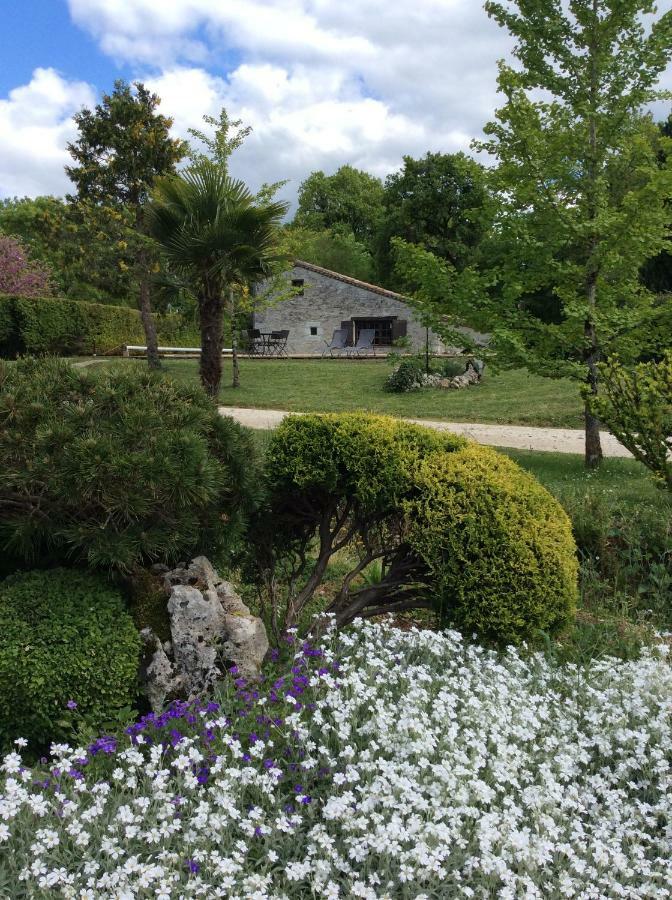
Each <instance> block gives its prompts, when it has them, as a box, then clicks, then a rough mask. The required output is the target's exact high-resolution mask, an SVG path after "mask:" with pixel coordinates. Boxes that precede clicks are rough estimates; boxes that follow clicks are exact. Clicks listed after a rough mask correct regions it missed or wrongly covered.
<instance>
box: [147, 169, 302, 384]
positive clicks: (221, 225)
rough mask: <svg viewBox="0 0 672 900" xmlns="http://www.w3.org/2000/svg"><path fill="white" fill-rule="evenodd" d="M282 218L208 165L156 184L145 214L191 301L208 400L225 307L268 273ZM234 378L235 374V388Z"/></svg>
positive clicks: (280, 210)
mask: <svg viewBox="0 0 672 900" xmlns="http://www.w3.org/2000/svg"><path fill="white" fill-rule="evenodd" d="M286 212H287V205H286V204H284V203H278V202H267V203H260V202H259V201H258V199H257V198H256V197H255V195H254V194H252V193H251V192H250V191H249V190H248V189H247V188H246V187H245V185H244V184H243V182H242V181H236V180H234V179H232V178H230V177H229V176H228V175H227V174H226V171H225V170H224V169H223V168H222V166H220V165H218V164H217V163H216V162H213V161H212V160H210V159H207V158H202V159H199V160H198V161H197V162H196V163H194V164H193V165H191V166H190V167H189V168H187V169H186V170H185V171H184V172H183V173H182V174H181V175H179V176H178V175H173V176H166V177H163V178H160V179H158V180H157V183H156V186H155V188H154V191H153V194H152V203H151V205H150V206H149V209H148V222H149V226H150V230H151V233H152V235H153V236H154V238H155V239H156V240H157V241H158V242H159V244H160V245H161V247H162V249H163V252H164V254H165V255H166V257H167V259H168V261H169V264H170V266H171V268H172V269H173V270H174V271H176V272H177V273H179V274H180V275H181V276H182V277H183V278H184V279H185V280H186V281H187V282H188V283H190V284H191V285H192V288H193V291H194V293H195V295H196V298H197V302H198V311H199V320H200V327H201V363H200V366H201V368H200V374H201V382H202V384H203V386H204V388H205V389H206V391H207V392H208V393H209V394H210V395H211V396H213V397H216V396H217V394H218V392H219V385H220V382H221V377H222V325H223V318H224V310H225V304H226V303H227V302H231V301H230V297H231V295H232V294H233V292H234V291H235V290H244V289H245V288H249V286H250V285H252V284H254V283H255V282H257V281H261V280H263V279H264V278H266V277H268V275H269V274H270V273H271V272H272V271H273V266H274V264H275V263H276V261H277V256H278V237H279V228H280V223H281V221H282V218H283V216H284V215H285V214H286ZM233 330H234V333H235V328H234V329H233ZM234 339H235V338H234ZM236 374H237V373H236V372H235V370H234V381H235V379H236Z"/></svg>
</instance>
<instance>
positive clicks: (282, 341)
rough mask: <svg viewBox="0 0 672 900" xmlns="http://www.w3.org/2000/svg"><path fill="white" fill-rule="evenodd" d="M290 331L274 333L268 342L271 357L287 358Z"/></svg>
mask: <svg viewBox="0 0 672 900" xmlns="http://www.w3.org/2000/svg"><path fill="white" fill-rule="evenodd" d="M288 337H289V331H288V330H283V331H272V332H271V336H270V338H269V340H268V347H269V355H270V356H284V357H286V356H287V338H288Z"/></svg>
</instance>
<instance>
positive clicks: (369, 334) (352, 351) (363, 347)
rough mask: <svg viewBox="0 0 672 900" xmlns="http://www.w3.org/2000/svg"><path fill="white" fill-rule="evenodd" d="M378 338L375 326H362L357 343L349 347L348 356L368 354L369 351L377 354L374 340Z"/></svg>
mask: <svg viewBox="0 0 672 900" xmlns="http://www.w3.org/2000/svg"><path fill="white" fill-rule="evenodd" d="M375 340H376V332H375V329H373V328H362V330H361V331H360V332H359V335H358V336H357V343H356V344H355V345H354V347H349V348H348V350H349V353H348V356H366V355H367V354H368V353H369V352H371V353H373V355H374V356H375V355H376V348H375V345H374V341H375Z"/></svg>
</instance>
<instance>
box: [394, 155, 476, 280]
mask: <svg viewBox="0 0 672 900" xmlns="http://www.w3.org/2000/svg"><path fill="white" fill-rule="evenodd" d="M384 202H385V216H384V220H383V224H382V226H381V229H380V233H379V238H378V245H379V246H378V252H379V264H380V273H381V278H382V279H383V280H384V281H385V282H386V283H394V284H395V285H396V286H397V287H404V288H405V287H407V285H400V283H399V281H398V278H396V276H395V273H394V271H393V270H394V252H393V249H392V245H391V240H392V238H395V237H396V238H402V239H403V240H405V241H408V242H409V243H411V244H417V245H418V246H420V247H423V248H424V249H425V250H429V251H430V252H431V253H434V254H435V255H436V256H438V257H439V258H440V259H445V260H447V261H448V262H449V263H450V264H451V265H452V266H454V267H455V268H456V269H457V270H458V271H461V270H462V269H464V268H466V267H467V266H468V265H470V264H473V263H474V261H475V260H476V258H477V252H478V248H479V246H480V243H481V241H482V240H483V238H484V236H485V235H486V234H487V232H488V229H489V227H490V226H491V225H492V216H493V209H492V200H491V197H490V193H489V190H488V186H487V182H486V175H485V171H484V169H483V166H481V165H480V164H479V163H477V162H476V161H475V160H473V159H471V158H470V157H468V156H466V155H465V154H464V153H428V154H427V155H426V156H424V157H422V158H421V159H413V158H412V157H411V156H405V157H404V165H403V167H402V169H401V170H400V171H399V172H393V173H392V174H391V175H389V176H388V177H387V180H386V182H385V197H384Z"/></svg>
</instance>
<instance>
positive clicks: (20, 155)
mask: <svg viewBox="0 0 672 900" xmlns="http://www.w3.org/2000/svg"><path fill="white" fill-rule="evenodd" d="M93 103H95V93H94V91H93V89H92V88H91V87H90V86H89V85H88V84H85V83H84V82H82V81H66V80H65V79H64V78H62V77H61V76H60V75H59V74H58V72H56V71H54V70H53V69H35V71H34V72H33V77H32V79H31V81H30V83H29V84H26V85H23V86H21V87H17V88H14V90H12V91H10V93H9V96H8V98H7V99H6V100H0V196H14V195H16V196H24V195H28V196H37V195H38V194H48V193H56V194H59V193H65V191H66V190H67V188H68V184H69V182H68V179H67V177H66V175H65V172H64V171H63V167H64V166H65V165H66V163H67V162H68V161H69V160H70V157H69V155H68V152H67V150H66V149H65V146H66V144H67V142H68V141H69V140H71V139H72V137H73V136H74V134H75V127H74V123H73V122H72V114H73V113H74V112H76V111H77V110H78V109H80V108H81V107H82V106H83V105H91V104H93Z"/></svg>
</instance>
